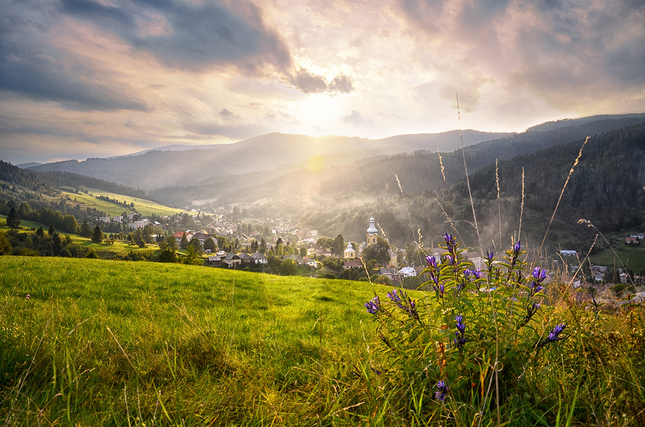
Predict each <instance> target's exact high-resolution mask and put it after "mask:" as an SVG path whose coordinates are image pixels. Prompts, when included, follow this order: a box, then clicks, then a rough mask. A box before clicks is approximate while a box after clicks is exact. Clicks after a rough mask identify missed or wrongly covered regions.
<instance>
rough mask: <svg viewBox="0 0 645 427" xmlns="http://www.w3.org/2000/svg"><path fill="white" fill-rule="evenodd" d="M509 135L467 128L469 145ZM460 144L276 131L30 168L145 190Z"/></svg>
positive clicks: (434, 138)
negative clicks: (316, 161)
mask: <svg viewBox="0 0 645 427" xmlns="http://www.w3.org/2000/svg"><path fill="white" fill-rule="evenodd" d="M508 135H511V134H508V133H487V132H478V131H472V130H467V131H464V132H463V137H464V145H470V144H475V143H478V142H481V141H483V140H487V139H491V138H499V137H503V136H508ZM460 146H461V141H460V140H459V137H458V131H451V132H444V133H439V134H426V135H420V136H414V137H409V136H406V135H403V136H398V137H390V138H385V139H381V140H370V139H365V138H358V137H341V136H322V137H309V136H303V135H285V134H279V133H272V134H267V135H262V136H258V137H255V138H251V139H248V140H245V141H241V142H238V143H235V144H226V145H215V146H212V147H209V148H200V149H192V150H186V151H158V150H153V151H148V152H145V153H143V154H141V155H136V156H126V157H117V158H112V159H101V158H90V159H87V160H85V161H82V162H79V161H76V160H68V161H64V162H56V163H48V164H44V165H40V166H36V167H32V168H30V169H31V170H34V171H38V172H54V171H63V172H73V173H77V174H81V175H86V176H90V177H93V178H98V179H103V180H106V181H112V182H115V183H117V184H121V185H126V186H129V187H134V188H141V189H143V190H145V191H149V190H153V189H157V188H163V187H176V186H187V185H195V184H197V183H199V182H201V181H204V180H207V179H210V178H215V177H221V176H227V175H239V174H244V173H250V172H258V171H266V170H272V169H275V168H277V167H280V166H284V165H288V164H292V163H298V162H301V161H304V160H307V159H310V158H312V157H317V156H332V155H338V154H343V155H344V158H340V159H339V161H341V162H342V163H347V161H348V160H351V161H353V160H357V159H360V158H366V157H373V156H381V155H389V154H395V153H402V152H410V151H415V150H434V149H436V148H439V149H440V150H452V149H454V148H458V147H460Z"/></svg>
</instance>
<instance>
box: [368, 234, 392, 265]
mask: <svg viewBox="0 0 645 427" xmlns="http://www.w3.org/2000/svg"><path fill="white" fill-rule="evenodd" d="M389 251H390V244H389V243H388V242H387V240H385V239H384V238H383V237H380V236H379V237H377V238H376V244H375V245H369V246H368V247H366V248H365V250H364V251H363V258H364V259H366V260H375V261H376V262H378V263H379V264H380V265H387V263H388V262H390V252H389Z"/></svg>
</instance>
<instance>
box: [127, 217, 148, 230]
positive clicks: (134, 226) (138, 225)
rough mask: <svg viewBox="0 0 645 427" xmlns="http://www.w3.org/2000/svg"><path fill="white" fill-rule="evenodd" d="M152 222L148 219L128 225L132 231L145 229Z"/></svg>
mask: <svg viewBox="0 0 645 427" xmlns="http://www.w3.org/2000/svg"><path fill="white" fill-rule="evenodd" d="M149 222H150V221H149V220H147V219H140V220H139V221H134V222H131V223H130V224H128V227H130V228H131V229H137V228H144V227H145V226H146V225H148V223H149Z"/></svg>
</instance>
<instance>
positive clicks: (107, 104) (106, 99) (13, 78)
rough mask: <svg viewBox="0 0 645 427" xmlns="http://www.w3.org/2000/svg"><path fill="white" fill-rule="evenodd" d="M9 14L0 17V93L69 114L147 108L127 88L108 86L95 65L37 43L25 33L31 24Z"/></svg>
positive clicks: (36, 38)
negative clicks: (58, 106)
mask: <svg viewBox="0 0 645 427" xmlns="http://www.w3.org/2000/svg"><path fill="white" fill-rule="evenodd" d="M13 12H14V11H12V10H8V11H7V14H6V15H4V17H2V18H0V90H5V91H9V92H13V93H18V94H20V95H22V96H24V97H26V98H29V99H32V100H37V101H55V102H59V103H61V104H62V105H63V106H64V107H66V108H69V109H77V110H86V109H90V110H103V111H106V110H120V109H126V110H141V111H146V110H148V109H149V107H148V106H147V104H146V103H145V102H144V101H142V100H139V99H136V98H135V97H132V96H131V93H132V92H133V91H132V88H131V87H130V86H129V85H127V84H124V83H118V82H115V81H113V79H111V78H110V76H108V75H107V74H106V73H105V72H104V70H102V69H101V67H100V65H99V64H95V63H92V62H91V61H87V60H84V58H82V57H79V56H78V55H76V54H73V53H71V52H68V51H65V50H61V49H58V48H56V47H53V46H50V45H48V44H47V43H45V42H43V41H40V40H39V37H41V36H42V35H41V34H33V33H32V32H31V31H29V29H31V28H33V27H34V25H33V24H34V23H33V22H29V21H25V20H24V19H22V18H21V17H19V16H18V15H17V14H15V13H13ZM32 31H33V30H32Z"/></svg>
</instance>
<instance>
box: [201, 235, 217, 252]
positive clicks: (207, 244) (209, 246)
mask: <svg viewBox="0 0 645 427" xmlns="http://www.w3.org/2000/svg"><path fill="white" fill-rule="evenodd" d="M204 249H205V250H210V251H211V252H215V251H216V250H217V245H216V244H215V240H213V238H212V237H209V238H208V239H206V240H205V241H204Z"/></svg>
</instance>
